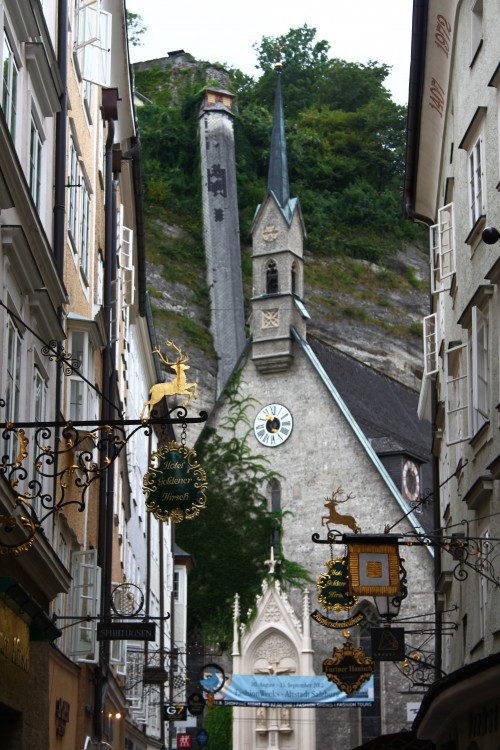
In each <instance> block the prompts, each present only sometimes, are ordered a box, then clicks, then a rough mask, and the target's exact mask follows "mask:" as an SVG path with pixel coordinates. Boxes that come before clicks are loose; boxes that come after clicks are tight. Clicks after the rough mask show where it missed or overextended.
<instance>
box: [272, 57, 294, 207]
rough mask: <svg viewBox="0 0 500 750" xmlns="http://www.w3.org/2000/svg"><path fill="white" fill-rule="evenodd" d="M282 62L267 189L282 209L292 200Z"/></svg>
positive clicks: (275, 107) (275, 101)
mask: <svg viewBox="0 0 500 750" xmlns="http://www.w3.org/2000/svg"><path fill="white" fill-rule="evenodd" d="M282 67H283V66H282V64H281V63H276V66H275V68H276V70H277V72H278V80H277V84H276V94H275V97H274V119H273V132H272V136H271V152H270V155H269V173H268V177H267V190H268V192H272V193H274V196H275V198H276V200H277V201H278V204H279V205H280V206H281V208H282V209H284V208H285V207H286V205H287V204H288V201H289V200H290V185H289V182H288V161H287V155H286V140H285V117H284V114H283V96H282V94H281V69H282Z"/></svg>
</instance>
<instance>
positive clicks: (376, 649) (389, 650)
mask: <svg viewBox="0 0 500 750" xmlns="http://www.w3.org/2000/svg"><path fill="white" fill-rule="evenodd" d="M371 638H372V657H373V659H374V660H375V661H403V660H404V658H405V630H404V628H372V629H371Z"/></svg>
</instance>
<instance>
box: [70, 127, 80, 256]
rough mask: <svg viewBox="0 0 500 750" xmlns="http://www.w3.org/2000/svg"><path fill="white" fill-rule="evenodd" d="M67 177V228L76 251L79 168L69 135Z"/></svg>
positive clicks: (73, 143) (73, 144)
mask: <svg viewBox="0 0 500 750" xmlns="http://www.w3.org/2000/svg"><path fill="white" fill-rule="evenodd" d="M68 179H69V185H68V189H69V195H68V204H69V205H68V230H69V233H70V237H71V239H72V242H73V249H74V250H75V251H76V250H77V247H76V241H77V237H78V235H77V226H78V188H79V169H78V154H77V151H76V147H75V142H74V140H73V137H72V136H71V137H70V142H69V168H68Z"/></svg>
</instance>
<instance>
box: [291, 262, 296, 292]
mask: <svg viewBox="0 0 500 750" xmlns="http://www.w3.org/2000/svg"><path fill="white" fill-rule="evenodd" d="M296 292H297V266H296V265H295V261H294V262H293V263H292V294H296Z"/></svg>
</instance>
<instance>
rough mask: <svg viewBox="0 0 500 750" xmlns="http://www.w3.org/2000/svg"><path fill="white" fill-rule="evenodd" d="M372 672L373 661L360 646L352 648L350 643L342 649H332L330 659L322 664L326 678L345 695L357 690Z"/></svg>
mask: <svg viewBox="0 0 500 750" xmlns="http://www.w3.org/2000/svg"><path fill="white" fill-rule="evenodd" d="M374 671H375V663H374V661H373V659H371V658H370V657H369V656H366V654H365V652H364V650H363V648H362V647H361V646H359V647H356V646H353V644H352V643H351V642H350V641H347V642H346V643H344V645H343V646H342V648H334V649H333V652H332V656H331V658H330V659H325V660H324V662H323V672H324V673H325V675H326V676H327V678H328V679H329V680H331V681H332V682H334V683H335V684H336V685H337V686H338V688H339V689H340V690H343V691H344V692H345V693H347V695H351V693H354V692H356V691H357V690H359V688H360V687H361V685H362V684H363V683H364V682H366V681H367V680H369V679H370V677H371V676H372V675H373V673H374Z"/></svg>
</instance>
